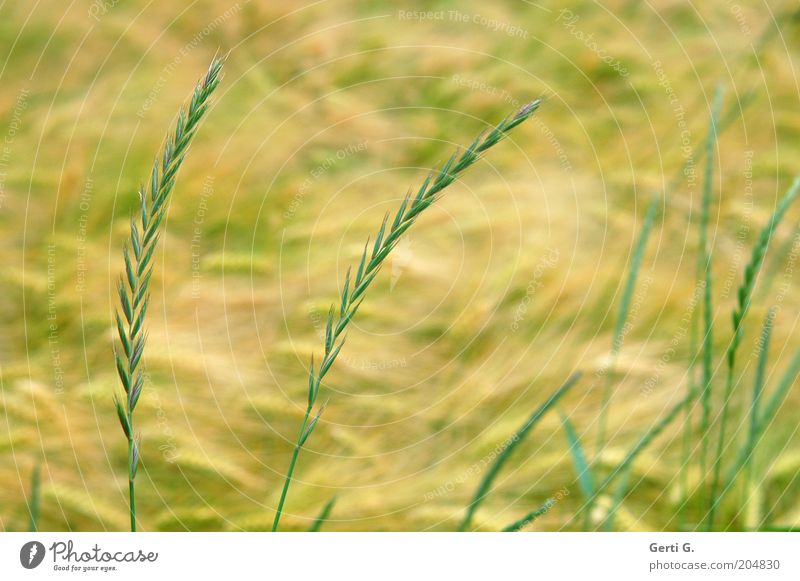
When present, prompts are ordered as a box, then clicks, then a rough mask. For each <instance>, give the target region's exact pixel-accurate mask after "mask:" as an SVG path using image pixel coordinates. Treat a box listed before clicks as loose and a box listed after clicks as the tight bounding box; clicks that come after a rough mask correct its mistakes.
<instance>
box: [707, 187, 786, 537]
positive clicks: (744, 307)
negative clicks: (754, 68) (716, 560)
mask: <svg viewBox="0 0 800 581" xmlns="http://www.w3.org/2000/svg"><path fill="white" fill-rule="evenodd" d="M798 193H800V178H796V179H795V180H794V183H793V184H792V186H791V187H790V188H789V191H788V192H786V194H785V195H784V196H783V198H782V199H781V201H780V202H779V203H778V207H777V208H776V209H775V212H773V214H772V217H771V218H770V220H769V223H768V224H767V226H766V227H765V228H764V229H763V230H762V231H761V234H760V235H759V237H758V241H757V242H756V245H755V247H754V248H753V253H752V255H751V256H750V262H749V263H748V264H747V266H746V267H745V271H744V279H743V280H742V284H741V285H740V286H739V289H738V291H737V295H736V296H737V304H736V309H735V310H734V311H733V317H732V323H733V338H732V339H731V341H730V343H729V344H728V349H727V351H726V357H725V359H726V361H727V381H726V382H725V393H724V397H723V399H722V404H721V405H722V410H721V414H720V422H719V435H718V438H717V449H716V454H715V458H714V475H713V479H712V481H711V497H710V504H709V509H708V516H707V521H706V530H709V531H710V530H713V526H714V516H715V512H716V509H717V504H718V503H719V498H718V491H719V485H720V483H721V481H720V479H721V477H722V457H723V454H724V451H725V436H726V427H727V420H728V416H729V413H730V412H729V409H730V405H731V397H732V395H733V385H734V380H735V376H734V373H735V368H736V353H737V351H738V348H739V345H740V344H741V342H742V336H743V334H744V328H743V325H744V319H745V317H746V316H747V313H748V311H749V310H750V303H751V299H752V295H753V289H754V288H755V285H756V281H757V280H758V275H759V273H760V272H761V267H762V266H763V264H764V258H765V257H766V254H767V249H768V248H769V245H770V242H771V241H772V238H773V236H774V234H775V230H776V229H777V227H778V225H779V224H780V222H781V220H782V219H783V217H784V215H785V214H786V211H787V210H788V209H789V206H790V205H791V204H792V202H793V201H794V200H795V198H796V197H797V195H798Z"/></svg>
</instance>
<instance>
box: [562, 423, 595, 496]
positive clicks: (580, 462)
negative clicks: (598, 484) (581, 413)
mask: <svg viewBox="0 0 800 581" xmlns="http://www.w3.org/2000/svg"><path fill="white" fill-rule="evenodd" d="M561 423H562V425H563V426H564V433H565V434H566V436H567V444H568V445H569V452H570V455H571V456H572V465H573V466H574V467H575V474H576V476H577V478H578V487H579V488H580V489H581V493H582V494H583V496H584V498H586V499H587V500H588V499H590V498H592V496H594V479H593V478H592V471H591V468H590V467H589V462H587V461H586V454H585V453H584V451H583V446H582V445H581V441H580V438H579V437H578V434H577V433H576V432H575V428H574V427H573V425H572V422H570V421H569V418H567V417H566V416H562V418H561Z"/></svg>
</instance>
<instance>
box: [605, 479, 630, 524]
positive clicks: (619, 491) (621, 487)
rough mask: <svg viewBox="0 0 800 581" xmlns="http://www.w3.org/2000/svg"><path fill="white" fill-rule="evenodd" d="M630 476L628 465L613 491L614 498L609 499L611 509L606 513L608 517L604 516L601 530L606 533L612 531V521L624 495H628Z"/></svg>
mask: <svg viewBox="0 0 800 581" xmlns="http://www.w3.org/2000/svg"><path fill="white" fill-rule="evenodd" d="M630 476H631V467H630V465H629V466H628V467H627V468H626V469H625V471H624V472H623V473H622V476H621V477H620V480H619V483H618V484H617V488H616V489H615V490H614V497H613V498H612V499H611V509H610V510H609V511H608V516H606V520H605V522H604V523H603V530H604V531H606V532H611V531H613V530H614V520H615V518H616V516H617V511H618V510H619V507H620V506H621V505H622V500H623V499H624V498H625V495H626V494H627V493H628V480H629V479H630Z"/></svg>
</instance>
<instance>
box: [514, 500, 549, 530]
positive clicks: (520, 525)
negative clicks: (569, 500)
mask: <svg viewBox="0 0 800 581" xmlns="http://www.w3.org/2000/svg"><path fill="white" fill-rule="evenodd" d="M555 503H556V499H555V498H548V499H547V500H546V501H545V503H544V504H543V505H542V506H540V507H539V508H537V509H536V510H534V511H531V512H529V513H528V514H526V515H525V516H523V517H522V518H521V519H519V520H518V521H515V522H513V523H511V524H510V525H508V526H507V527H506V528H504V529H503V530H502V532H504V533H516V532H518V531H521V530H522V529H524V528H525V527H526V526H528V525H529V524H531V523H532V522H533V521H535V520H536V519H537V518H539V517H540V516H542V515H543V514H544V513H546V512H547V511H548V510H550V509H551V508H553V505H555Z"/></svg>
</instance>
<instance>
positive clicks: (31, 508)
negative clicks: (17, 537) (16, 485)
mask: <svg viewBox="0 0 800 581" xmlns="http://www.w3.org/2000/svg"><path fill="white" fill-rule="evenodd" d="M40 505H41V470H40V467H39V465H38V464H37V465H36V466H35V467H34V468H33V473H32V474H31V498H30V501H29V503H28V512H29V513H30V522H29V527H28V528H29V529H30V532H32V533H35V532H38V531H39V506H40Z"/></svg>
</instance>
